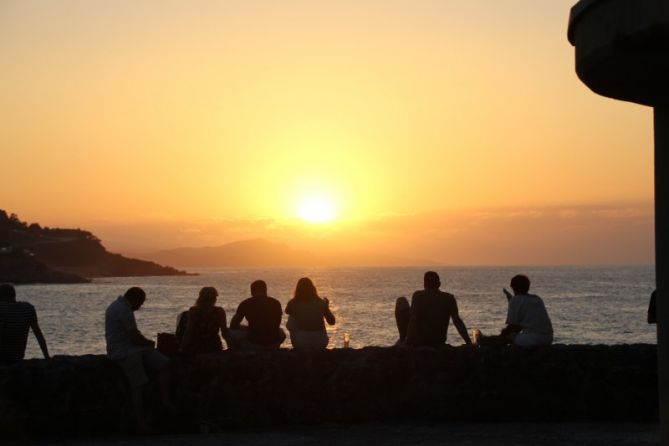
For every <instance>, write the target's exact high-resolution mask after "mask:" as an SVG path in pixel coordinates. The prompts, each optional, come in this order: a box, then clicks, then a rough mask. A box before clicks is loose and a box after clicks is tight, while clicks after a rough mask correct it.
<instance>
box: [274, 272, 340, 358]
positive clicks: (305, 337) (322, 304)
mask: <svg viewBox="0 0 669 446" xmlns="http://www.w3.org/2000/svg"><path fill="white" fill-rule="evenodd" d="M286 314H287V315H288V322H287V323H286V327H287V328H288V331H289V332H290V342H291V343H292V344H293V348H294V349H295V350H299V351H307V352H309V351H318V350H323V349H325V348H326V347H327V346H328V342H329V338H328V334H327V331H326V330H325V322H324V320H325V321H327V323H328V324H330V325H334V324H335V317H334V315H333V314H332V311H330V301H329V300H328V299H327V298H325V299H321V298H320V297H319V296H318V292H317V291H316V287H315V286H314V284H313V282H312V281H311V279H309V278H307V277H303V278H301V279H300V280H298V281H297V286H296V287H295V295H294V297H293V298H292V299H291V300H289V301H288V303H287V304H286Z"/></svg>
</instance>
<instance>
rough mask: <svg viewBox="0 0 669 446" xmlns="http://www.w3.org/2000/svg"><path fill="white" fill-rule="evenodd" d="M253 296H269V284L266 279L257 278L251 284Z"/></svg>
mask: <svg viewBox="0 0 669 446" xmlns="http://www.w3.org/2000/svg"><path fill="white" fill-rule="evenodd" d="M251 296H253V297H265V296H267V284H266V283H265V281H264V280H256V281H255V282H253V283H252V284H251Z"/></svg>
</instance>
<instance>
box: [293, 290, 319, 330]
mask: <svg viewBox="0 0 669 446" xmlns="http://www.w3.org/2000/svg"><path fill="white" fill-rule="evenodd" d="M327 308H328V306H327V303H326V302H325V301H324V300H323V299H320V298H314V299H308V300H298V299H291V300H290V301H289V302H288V304H287V305H286V313H287V314H289V315H290V317H291V321H292V322H291V323H293V324H295V327H296V328H297V329H299V330H304V331H320V330H325V322H324V320H323V318H324V317H325V314H326V311H327Z"/></svg>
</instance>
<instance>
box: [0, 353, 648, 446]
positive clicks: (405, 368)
mask: <svg viewBox="0 0 669 446" xmlns="http://www.w3.org/2000/svg"><path fill="white" fill-rule="evenodd" d="M656 364H657V361H656V347H655V346H654V345H642V344H639V345H620V346H586V345H569V346H566V345H555V346H552V347H549V348H536V349H518V348H515V347H508V348H492V347H489V348H476V347H467V346H463V347H445V348H443V349H439V350H434V349H408V348H371V347H370V348H364V349H361V350H354V349H338V350H331V351H325V352H322V353H318V354H311V355H306V354H300V353H297V352H293V351H288V350H282V351H279V352H265V353H230V352H224V353H222V354H220V355H213V356H202V357H197V358H178V359H175V360H174V361H173V364H172V373H173V385H174V393H175V400H176V401H177V403H178V405H179V406H180V408H181V410H182V413H181V414H180V415H179V416H177V417H173V416H168V415H166V414H163V413H161V410H160V406H159V405H158V404H155V403H149V402H147V412H148V414H149V418H150V420H151V421H152V424H153V425H154V426H156V428H157V429H158V430H159V431H163V432H193V431H207V430H210V431H218V430H224V429H230V428H237V427H262V426H270V425H296V424H318V423H342V422H346V423H348V422H365V421H392V420H412V419H415V420H458V421H567V420H574V421H594V420H621V421H622V420H625V421H645V420H655V419H656V417H657V383H656V381H657V371H656ZM146 394H147V398H148V400H154V399H157V388H156V386H155V384H150V385H148V386H147V388H146ZM130 415H131V411H130V405H129V402H128V392H127V389H126V385H125V382H124V379H123V376H122V375H121V372H120V371H119V369H118V368H117V367H116V365H115V364H114V363H113V362H111V361H109V360H107V359H106V358H105V357H104V356H92V355H90V356H81V357H66V356H64V357H56V358H54V359H52V360H50V361H44V360H29V361H24V362H23V363H21V364H17V365H13V366H9V367H0V434H2V436H3V437H5V438H13V437H14V438H17V437H18V438H21V437H45V436H49V437H53V436H57V435H66V436H71V435H75V436H76V435H98V434H101V435H104V434H116V433H123V432H130V431H132V419H131V416H130Z"/></svg>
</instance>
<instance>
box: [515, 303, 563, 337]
mask: <svg viewBox="0 0 669 446" xmlns="http://www.w3.org/2000/svg"><path fill="white" fill-rule="evenodd" d="M507 324H516V325H520V326H522V327H523V329H522V331H521V333H531V334H540V335H551V336H552V335H553V325H552V323H551V320H550V318H549V317H548V311H546V306H545V305H544V301H543V300H542V299H541V298H540V297H539V296H536V295H534V294H516V295H515V296H513V297H512V298H511V300H510V301H509V310H508V316H507Z"/></svg>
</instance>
